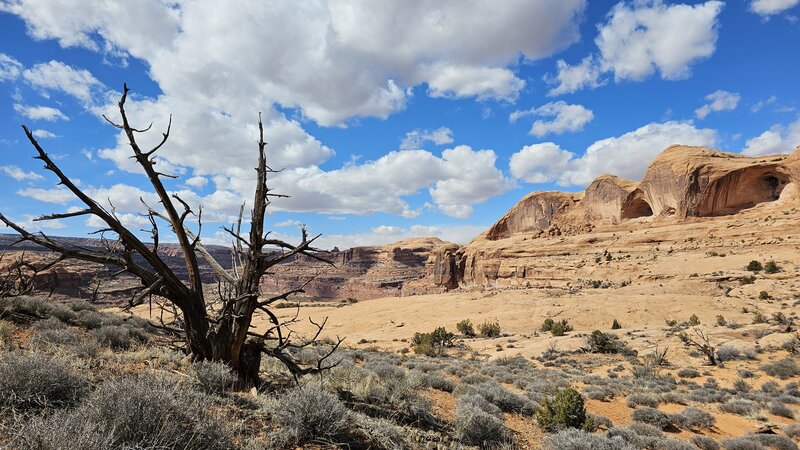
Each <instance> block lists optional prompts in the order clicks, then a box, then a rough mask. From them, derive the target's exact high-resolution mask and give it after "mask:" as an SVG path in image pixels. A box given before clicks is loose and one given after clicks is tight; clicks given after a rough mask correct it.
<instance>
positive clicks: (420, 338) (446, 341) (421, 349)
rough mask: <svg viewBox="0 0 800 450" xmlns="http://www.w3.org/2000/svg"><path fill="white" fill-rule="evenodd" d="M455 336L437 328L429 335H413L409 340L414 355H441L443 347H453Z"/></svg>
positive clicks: (441, 328)
mask: <svg viewBox="0 0 800 450" xmlns="http://www.w3.org/2000/svg"><path fill="white" fill-rule="evenodd" d="M453 338H455V335H454V334H453V333H451V332H449V331H447V330H445V329H444V327H438V328H436V329H435V330H433V331H432V332H430V333H415V334H414V337H413V338H411V345H412V346H413V348H414V353H416V354H422V355H427V356H435V355H438V354H441V352H442V349H444V348H445V347H452V346H453Z"/></svg>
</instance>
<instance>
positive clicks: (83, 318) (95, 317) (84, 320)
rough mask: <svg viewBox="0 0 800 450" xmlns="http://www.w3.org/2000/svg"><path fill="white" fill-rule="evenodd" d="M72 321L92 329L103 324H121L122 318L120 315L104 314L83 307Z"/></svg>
mask: <svg viewBox="0 0 800 450" xmlns="http://www.w3.org/2000/svg"><path fill="white" fill-rule="evenodd" d="M74 323H75V324H76V325H80V326H82V327H83V328H86V329H88V330H94V329H97V328H100V327H102V326H104V325H121V324H122V323H123V320H122V318H120V317H116V316H112V315H110V314H104V313H101V312H99V311H95V310H91V309H85V310H81V311H79V312H78V313H77V317H76V318H75V320H74Z"/></svg>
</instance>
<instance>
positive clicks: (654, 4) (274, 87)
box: [0, 0, 800, 248]
mask: <svg viewBox="0 0 800 450" xmlns="http://www.w3.org/2000/svg"><path fill="white" fill-rule="evenodd" d="M799 3H800V0H747V1H745V0H736V1H729V2H721V1H705V2H686V3H679V2H666V1H657V0H636V1H632V2H621V3H616V4H615V3H613V2H591V3H590V2H588V1H585V0H559V1H555V0H553V1H530V0H509V1H506V2H503V3H502V7H498V5H497V4H493V3H491V2H481V1H467V2H465V1H460V0H446V1H422V0H420V1H396V2H370V1H356V0H352V1H345V0H342V1H330V2H326V1H303V2H271V4H270V5H269V6H266V5H264V4H262V3H258V4H257V2H250V3H245V4H237V3H235V2H232V1H231V2H219V1H210V0H208V1H206V0H196V1H191V2H181V1H178V2H172V1H169V2H166V1H159V0H136V1H126V2H114V1H111V0H106V1H84V0H70V1H66V0H58V1H56V0H36V1H34V0H30V1H29V0H0V29H2V30H3V31H2V38H1V39H0V114H2V117H3V118H4V120H2V121H0V155H2V157H1V159H0V188H1V189H2V192H3V196H2V197H0V211H2V212H3V213H4V214H5V215H7V216H9V217H11V218H12V219H15V220H17V221H18V222H20V223H24V224H25V225H26V226H27V227H30V229H32V230H33V229H39V228H41V229H42V230H43V231H45V232H47V233H49V234H53V235H73V236H81V235H85V234H86V233H87V232H89V231H92V230H93V229H94V228H95V227H96V226H97V225H98V224H97V223H96V222H95V221H92V220H89V221H87V220H86V219H85V218H75V219H68V220H63V221H58V222H53V223H49V224H45V223H42V222H32V221H31V219H32V218H33V217H36V216H37V215H40V214H44V213H49V212H56V211H67V210H68V209H69V208H75V207H77V206H78V204H77V203H76V202H75V201H72V200H70V198H69V196H68V195H66V194H65V193H64V192H63V191H62V190H60V188H59V187H58V186H56V185H55V184H54V181H53V178H52V176H50V174H49V173H46V172H44V171H42V170H40V164H39V163H38V161H35V160H33V159H32V156H33V154H34V151H33V149H32V147H31V146H30V144H29V143H28V142H27V141H26V139H25V136H24V134H23V133H22V130H21V128H20V127H19V125H20V124H27V125H28V126H29V127H30V128H31V129H34V130H37V131H36V134H37V135H38V136H39V140H40V142H41V144H42V145H43V147H45V149H46V150H47V151H48V152H49V153H50V154H51V155H52V156H53V157H54V158H55V159H56V160H57V163H58V164H59V165H60V166H61V167H62V169H63V170H64V171H65V172H66V173H68V174H69V175H70V176H72V177H74V178H76V179H78V180H80V183H81V186H82V187H83V188H85V189H86V190H87V192H90V193H91V194H92V195H95V196H96V197H97V198H99V199H104V200H105V201H106V202H108V201H110V202H111V203H112V204H113V205H114V207H115V208H116V211H117V213H118V214H119V215H120V217H121V218H122V219H123V220H124V221H126V222H127V223H129V224H130V225H131V226H132V227H134V228H144V227H145V225H146V221H144V219H143V218H142V217H141V215H140V214H141V207H140V204H139V197H140V196H141V197H144V198H145V199H146V200H149V201H151V202H152V200H150V199H151V197H148V195H149V194H148V193H147V191H148V189H147V185H146V179H145V178H144V177H143V176H142V175H141V174H140V173H138V172H137V170H136V167H135V166H134V165H133V162H132V161H131V160H130V159H129V158H128V156H129V153H128V152H129V150H128V149H126V145H125V143H124V141H123V140H121V137H120V135H119V134H118V131H117V130H116V129H114V128H113V127H111V126H109V125H108V124H106V123H105V122H104V120H103V119H102V115H103V114H107V115H109V116H110V117H112V118H114V117H116V115H115V102H116V101H117V100H118V97H119V95H120V92H119V91H120V90H121V87H122V83H123V81H125V82H127V83H128V84H129V85H130V86H131V88H132V97H131V99H130V100H129V104H128V111H129V114H130V116H131V117H132V118H133V120H134V121H135V122H136V123H139V124H141V126H146V125H147V124H148V123H149V122H151V121H152V122H154V130H158V131H155V132H153V133H151V134H150V135H149V136H144V137H142V142H143V143H144V144H145V145H146V144H148V143H151V142H154V141H155V140H156V139H158V137H159V136H160V135H159V132H160V130H161V129H163V128H164V127H165V126H166V123H167V120H168V117H169V114H173V133H172V139H171V140H170V142H169V143H168V144H167V145H166V146H165V148H164V149H163V150H162V151H159V155H160V160H159V164H160V166H159V167H161V168H162V169H163V171H165V172H170V173H173V174H176V175H180V179H178V180H174V181H169V183H168V187H169V189H171V190H173V191H175V192H178V193H180V195H181V196H182V197H183V198H186V199H187V200H188V201H189V202H190V203H193V204H202V205H203V206H204V213H205V217H206V219H207V221H206V223H205V225H204V228H203V232H204V233H203V236H204V239H205V241H207V242H213V243H225V242H226V238H225V237H224V235H223V234H222V233H220V227H221V226H222V225H223V224H225V223H228V222H229V221H230V220H232V216H233V215H234V214H235V212H236V211H237V210H238V205H240V204H241V203H242V202H243V201H247V202H249V201H250V190H251V189H252V181H253V180H252V174H253V171H252V167H253V165H254V164H255V158H256V151H257V148H256V146H255V139H256V134H255V130H256V128H255V123H256V119H257V116H258V113H259V112H263V113H264V117H265V125H266V131H267V140H268V142H269V143H270V146H269V147H268V150H269V160H270V162H271V164H272V165H273V166H274V167H282V168H284V171H283V172H281V173H280V174H278V175H276V176H275V177H274V178H273V180H272V185H273V186H274V187H275V188H276V189H277V190H278V191H280V192H281V193H286V194H289V195H291V198H289V199H286V200H276V201H275V202H274V204H273V205H272V207H271V211H272V214H271V216H270V218H269V220H270V225H271V227H272V229H273V230H274V232H275V233H276V234H277V235H278V236H281V237H285V238H287V239H292V238H293V237H294V236H296V224H297V223H304V224H307V225H308V227H309V229H310V230H311V232H312V233H323V235H324V236H323V238H322V241H321V246H323V247H328V248H330V247H333V246H334V245H337V246H339V247H350V246H355V245H368V244H382V243H387V242H391V241H395V240H399V239H403V238H406V237H412V236H429V235H435V236H439V237H441V238H443V239H446V240H452V241H457V242H466V241H468V240H469V239H471V238H472V237H474V236H475V235H477V234H478V233H479V232H481V231H483V230H484V229H486V228H487V227H488V226H489V225H491V223H493V222H494V221H495V220H496V219H498V218H499V217H500V216H501V215H502V214H503V213H504V212H505V211H506V210H507V209H508V208H510V207H511V206H513V205H514V203H516V202H517V201H518V200H519V199H520V198H521V197H522V196H523V195H525V194H526V193H528V192H531V191H535V190H551V189H560V190H580V189H583V188H584V187H585V186H586V185H587V184H588V183H589V182H591V180H592V179H594V178H595V177H597V176H599V175H601V174H602V173H606V172H611V173H615V174H617V175H620V176H624V177H628V178H633V179H638V178H639V177H641V175H642V173H643V172H644V170H645V168H646V167H647V164H648V163H649V162H650V161H651V160H652V158H653V157H654V156H655V155H657V154H658V153H659V152H660V151H661V150H663V148H665V147H666V146H668V145H670V144H677V143H680V144H692V145H706V146H711V147H714V148H717V149H720V150H725V151H730V152H743V153H745V154H747V155H752V156H755V155H763V154H769V153H788V152H791V151H793V149H794V148H795V147H796V146H797V145H800V118H798V113H799V112H800V110H798V108H800V98H798V96H797V89H796V76H797V73H798V72H799V71H800V58H798V57H797V55H800V22H798V15H800V7H799V6H798V4H799Z"/></svg>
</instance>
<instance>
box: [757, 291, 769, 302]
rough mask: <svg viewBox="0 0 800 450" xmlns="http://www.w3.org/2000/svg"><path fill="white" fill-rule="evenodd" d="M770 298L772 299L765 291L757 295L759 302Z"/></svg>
mask: <svg viewBox="0 0 800 450" xmlns="http://www.w3.org/2000/svg"><path fill="white" fill-rule="evenodd" d="M771 298H772V296H771V295H769V292H767V291H761V292H759V293H758V299H759V300H769V299H771Z"/></svg>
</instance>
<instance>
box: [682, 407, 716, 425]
mask: <svg viewBox="0 0 800 450" xmlns="http://www.w3.org/2000/svg"><path fill="white" fill-rule="evenodd" d="M671 418H672V422H673V423H674V424H675V425H677V426H678V427H680V428H683V429H684V430H704V429H708V428H711V427H713V426H714V422H715V419H714V416H712V415H711V414H709V413H707V412H705V411H703V410H701V409H697V408H695V407H692V406H689V407H687V408H685V409H684V410H683V411H681V412H679V413H676V414H672V416H671Z"/></svg>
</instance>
